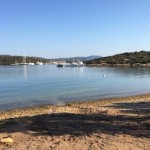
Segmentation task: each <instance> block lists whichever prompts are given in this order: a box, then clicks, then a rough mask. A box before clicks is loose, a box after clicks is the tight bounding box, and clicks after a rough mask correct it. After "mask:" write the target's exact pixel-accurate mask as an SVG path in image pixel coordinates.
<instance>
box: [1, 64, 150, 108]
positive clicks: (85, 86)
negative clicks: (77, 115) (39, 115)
mask: <svg viewBox="0 0 150 150" xmlns="http://www.w3.org/2000/svg"><path fill="white" fill-rule="evenodd" d="M149 92H150V68H126V67H124V68H123V67H122V68H121V67H116V68H115V67H106V68H105V67H102V68H94V67H93V68H90V67H81V68H75V67H72V68H70V67H65V68H57V67H56V66H54V65H43V66H0V110H8V109H15V108H23V107H30V106H38V105H44V104H58V105H61V104H65V103H66V102H71V101H83V100H84V101H86V100H96V99H102V98H109V97H118V96H130V95H135V94H144V93H149Z"/></svg>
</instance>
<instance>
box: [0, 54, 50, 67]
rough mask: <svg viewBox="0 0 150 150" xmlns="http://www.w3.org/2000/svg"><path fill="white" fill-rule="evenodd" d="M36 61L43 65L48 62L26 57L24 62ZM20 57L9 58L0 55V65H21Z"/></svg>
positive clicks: (8, 56)
mask: <svg viewBox="0 0 150 150" xmlns="http://www.w3.org/2000/svg"><path fill="white" fill-rule="evenodd" d="M38 61H42V62H43V63H46V62H49V60H48V59H44V58H39V57H26V62H27V63H29V62H33V63H36V62H38ZM22 62H23V57H22V56H10V55H0V65H11V64H15V63H22Z"/></svg>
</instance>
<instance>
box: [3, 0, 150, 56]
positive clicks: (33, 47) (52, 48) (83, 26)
mask: <svg viewBox="0 0 150 150" xmlns="http://www.w3.org/2000/svg"><path fill="white" fill-rule="evenodd" d="M140 50H146V51H149V50H150V0H0V54H10V55H24V54H25V53H26V55H27V56H40V57H45V58H58V57H72V56H89V55H100V56H109V55H114V54H117V53H122V52H132V51H140Z"/></svg>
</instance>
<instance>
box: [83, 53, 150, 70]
mask: <svg viewBox="0 0 150 150" xmlns="http://www.w3.org/2000/svg"><path fill="white" fill-rule="evenodd" d="M85 63H86V65H87V66H110V67H116V66H133V67H134V66H141V67H150V52H149V51H139V52H128V53H127V52H126V53H122V54H116V55H114V56H108V57H102V58H100V59H95V60H91V61H86V62H85Z"/></svg>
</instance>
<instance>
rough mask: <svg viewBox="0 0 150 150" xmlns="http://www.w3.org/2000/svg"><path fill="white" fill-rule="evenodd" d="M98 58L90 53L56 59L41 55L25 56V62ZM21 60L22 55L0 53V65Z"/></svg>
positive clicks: (20, 61)
mask: <svg viewBox="0 0 150 150" xmlns="http://www.w3.org/2000/svg"><path fill="white" fill-rule="evenodd" d="M97 58H100V56H96V55H92V56H88V57H70V58H57V59H45V58H41V57H28V56H27V57H26V62H27V63H29V62H33V63H36V62H38V61H42V62H43V63H46V62H47V63H49V62H52V61H54V60H55V61H68V62H72V61H89V60H93V59H97ZM22 62H23V56H11V55H0V65H11V64H15V63H22Z"/></svg>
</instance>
